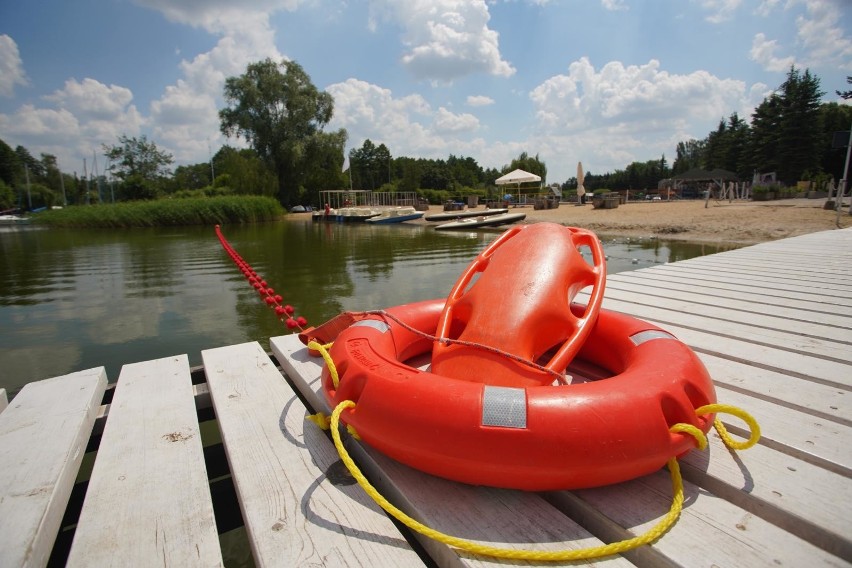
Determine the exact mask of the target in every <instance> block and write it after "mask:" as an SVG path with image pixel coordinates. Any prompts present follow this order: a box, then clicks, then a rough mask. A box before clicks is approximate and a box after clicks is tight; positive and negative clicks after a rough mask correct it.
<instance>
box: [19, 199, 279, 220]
mask: <svg viewBox="0 0 852 568" xmlns="http://www.w3.org/2000/svg"><path fill="white" fill-rule="evenodd" d="M283 214H284V209H283V208H282V207H281V205H280V204H279V203H278V202H277V201H276V200H275V199H272V198H270V197H260V196H251V195H245V196H242V195H241V196H236V195H232V196H223V197H206V198H205V197H199V198H190V199H160V200H157V201H133V202H128V203H116V204H114V205H76V206H71V207H66V208H64V209H53V210H50V211H45V212H43V213H39V214H38V215H36V216H34V217H33V221H34V222H36V223H39V224H43V225H48V226H51V227H78V228H100V227H103V228H123V227H166V226H178V225H215V224H222V225H225V224H228V223H255V222H258V221H271V220H273V219H276V218H278V217H280V216H281V215H283Z"/></svg>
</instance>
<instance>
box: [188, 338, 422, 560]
mask: <svg viewBox="0 0 852 568" xmlns="http://www.w3.org/2000/svg"><path fill="white" fill-rule="evenodd" d="M202 359H203V361H204V367H205V373H206V375H207V382H208V386H209V389H210V394H211V397H212V400H213V406H214V408H215V410H216V416H217V418H218V420H219V428H220V430H221V433H222V441H223V443H224V445H225V449H226V452H227V456H228V462H229V464H230V467H231V472H232V475H233V479H234V485H235V487H236V490H237V495H238V497H239V501H240V507H241V509H242V513H243V520H244V522H245V526H246V530H247V533H248V536H249V539H250V543H251V546H252V551H253V553H254V559H255V562H256V564H257V565H258V566H393V567H397V566H410V565H413V564H419V563H420V560H419V557H418V556H417V554H416V553H415V552H413V551H412V550H411V548H410V546H409V545H408V543H407V542H406V540H405V538H404V537H403V536H402V535H401V533H400V532H399V531H398V530H397V529H396V527H395V526H394V525H393V523H392V522H391V521H390V520H389V519H388V517H387V516H385V514H384V513H383V512H382V511H381V509H379V507H378V506H377V505H375V504H374V503H373V502H372V501H371V500H370V498H369V497H367V496H366V495H365V494H364V493H363V492H362V491H361V489H360V488H359V487H358V486H357V485H353V482H354V480H353V479H352V478H351V477H349V476H348V475H347V473H346V471H345V468H344V467H343V465H342V463H341V462H340V460H339V457H338V456H337V453H336V452H335V450H334V448H333V446H332V444H331V442H330V441H329V439H328V438H327V436H326V435H325V433H324V432H322V431H321V430H320V429H318V428H317V427H316V426H315V425H313V423H311V422H308V421H306V420H305V415H306V412H305V408H304V406H303V405H302V403H301V402H300V400H299V399H298V398H297V397H296V395H295V394H294V393H293V391H292V389H291V388H290V386H289V384H288V383H287V382H286V381H285V380H284V378H283V377H282V376H281V373H280V372H278V370H277V369H276V368H275V365H274V364H273V363H272V361H271V360H270V359H269V356H268V355H267V354H266V353H265V352H264V351H263V349H261V347H260V345H258V344H257V343H246V344H242V345H233V346H230V347H222V348H219V349H209V350H206V351H203V352H202Z"/></svg>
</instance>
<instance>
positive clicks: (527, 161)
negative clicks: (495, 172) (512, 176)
mask: <svg viewBox="0 0 852 568" xmlns="http://www.w3.org/2000/svg"><path fill="white" fill-rule="evenodd" d="M513 170H524V171H525V172H529V173H531V174H535V175H537V176H539V177H540V178H541V183H546V182H547V166H546V165H545V164H544V162H542V161H541V160H540V159H539V158H538V154H536V155H535V158H533V157H530V155H529V154H527V153H526V152H521V154H520V155H519V156H518V157H517V158H515V159H514V160H512V163H511V164H509V165H508V166H504V167H503V173H504V174H507V173H509V172H511V171H513Z"/></svg>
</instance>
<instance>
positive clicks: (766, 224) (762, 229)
mask: <svg viewBox="0 0 852 568" xmlns="http://www.w3.org/2000/svg"><path fill="white" fill-rule="evenodd" d="M825 202H826V199H800V198H797V199H783V200H776V201H742V200H740V201H736V200H735V201H731V202H728V201H715V200H713V199H711V200H710V201H709V203H707V207H706V208H705V202H704V200H703V199H696V200H686V201H633V202H628V203H626V204H623V205H619V206H618V207H617V208H615V209H594V208H593V207H592V205H591V203H587V204H586V205H577V204H574V203H561V204H560V205H559V207H557V208H556V209H539V210H535V209H533V208H532V206H528V207H511V206H510V208H509V211H510V212H518V213H525V214H526V216H527V217H526V219H524V220H523V221H520V223H521V224H530V223H537V222H542V221H550V222H554V223H561V224H564V225H569V226H577V227H582V228H585V229H589V230H591V231H594V232H595V233H599V234H601V235H606V236H612V237H631V238H633V237H644V238H660V239H666V240H682V241H694V242H706V243H736V244H741V245H751V244H757V243H762V242H766V241H774V240H778V239H784V238H787V237H795V236H797V235H804V234H807V233H815V232H818V231H828V230H833V229H838V228H849V227H852V216H850V215H849V210H848V207H844V208H843V209H842V210H841V212H840V218H839V221H840V223H839V224H840V226H839V227H838V225H837V212H836V211H834V210H833V209H830V210H827V209H824V206H825ZM442 211H443V207H442V206H440V205H432V206H430V207H429V212H428V213H427V215H428V214H432V213H440V212H442ZM416 222H418V223H422V224H432V223H429V222H427V221H423V220H422V219H421V220H419V221H416ZM502 229H505V227H502Z"/></svg>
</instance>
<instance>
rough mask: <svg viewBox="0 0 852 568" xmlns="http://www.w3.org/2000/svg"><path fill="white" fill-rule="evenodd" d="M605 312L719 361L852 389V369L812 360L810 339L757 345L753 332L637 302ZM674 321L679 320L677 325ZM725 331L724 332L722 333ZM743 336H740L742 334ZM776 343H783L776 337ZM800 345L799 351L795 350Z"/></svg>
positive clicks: (610, 303)
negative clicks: (640, 322)
mask: <svg viewBox="0 0 852 568" xmlns="http://www.w3.org/2000/svg"><path fill="white" fill-rule="evenodd" d="M603 305H604V307H605V308H609V309H613V310H616V311H621V312H624V313H628V314H630V315H634V316H636V317H639V318H641V319H644V320H647V321H649V322H651V323H655V324H656V325H659V326H660V327H662V328H663V329H665V330H666V331H669V332H670V333H672V334H674V335H675V336H677V337H678V339H680V340H681V341H683V342H684V343H686V344H687V345H689V346H690V347H692V348H693V349H694V350H696V351H699V352H702V353H709V354H712V355H716V356H718V357H722V358H726V359H732V360H737V361H744V362H748V363H750V364H752V365H756V366H760V367H762V368H765V369H772V370H776V371H779V372H783V373H785V374H788V375H791V376H795V377H799V378H801V379H803V380H813V381H816V382H821V383H823V384H828V385H838V386H839V387H841V388H842V389H844V390H847V389H848V388H849V387H850V386H852V373H850V365H849V363H846V362H844V361H841V360H833V359H831V358H828V357H809V356H807V354H808V352H807V349H806V346H807V345H808V343H809V342H808V340H807V339H802V340H801V341H797V340H796V339H795V337H789V336H787V337H784V340H785V342H786V343H787V345H786V346H776V345H775V343H773V342H772V341H771V340H768V339H767V338H764V339H765V341H757V340H756V339H755V335H756V334H760V330H758V331H755V332H754V333H752V332H751V331H750V330H745V331H744V330H736V329H732V325H719V326H716V325H714V324H715V322H714V321H712V320H704V321H702V320H701V318H695V319H691V320H687V321H684V318H678V317H677V316H676V315H675V313H674V312H668V311H665V310H660V309H656V308H652V307H646V306H642V305H637V304H635V303H633V302H628V301H623V300H618V299H610V298H606V297H605V298H604V303H603ZM672 320H679V321H680V323H674V322H673V321H672ZM720 328H724V332H723V330H722V329H720ZM738 333H740V334H742V335H740V334H738ZM776 339H780V338H778V337H776ZM796 345H798V347H799V349H794V346H796Z"/></svg>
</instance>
